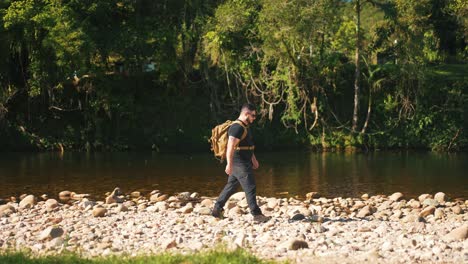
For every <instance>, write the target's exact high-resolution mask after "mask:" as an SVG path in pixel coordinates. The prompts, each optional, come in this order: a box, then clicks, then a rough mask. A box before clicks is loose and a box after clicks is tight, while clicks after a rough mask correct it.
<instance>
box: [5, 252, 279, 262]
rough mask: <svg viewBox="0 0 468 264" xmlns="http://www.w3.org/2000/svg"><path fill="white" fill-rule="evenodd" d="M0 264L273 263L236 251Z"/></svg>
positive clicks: (26, 257) (9, 258)
mask: <svg viewBox="0 0 468 264" xmlns="http://www.w3.org/2000/svg"><path fill="white" fill-rule="evenodd" d="M0 263H2V264H20V263H21V264H23V263H24V264H46V263H47V264H49V263H53V264H66V263H73V264H82V263H93V264H108V263H109V264H117V263H122V264H149V263H158V264H166V263H168V264H169V263H184V264H189V263H193V264H198V263H199V264H202V263H206V264H211V263H232V264H237V263H238V264H244V263H252V264H256V263H273V262H271V261H265V260H260V259H258V258H257V257H255V256H253V255H252V254H250V253H248V252H246V251H244V250H236V251H231V252H227V251H223V250H215V251H209V252H206V253H195V254H189V255H181V254H168V253H165V254H160V255H150V256H137V257H130V256H109V257H98V258H91V259H86V258H82V257H80V256H78V255H76V254H72V253H70V254H68V253H67V254H61V255H55V256H41V257H36V256H32V255H30V254H28V253H24V252H3V253H0Z"/></svg>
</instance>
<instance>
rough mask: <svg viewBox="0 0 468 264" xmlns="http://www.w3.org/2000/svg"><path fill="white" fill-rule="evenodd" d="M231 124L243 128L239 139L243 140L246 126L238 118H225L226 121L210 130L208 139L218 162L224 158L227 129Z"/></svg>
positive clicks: (245, 134)
mask: <svg viewBox="0 0 468 264" xmlns="http://www.w3.org/2000/svg"><path fill="white" fill-rule="evenodd" d="M233 124H239V125H241V126H242V127H243V128H244V133H243V134H242V137H241V140H240V141H242V140H244V139H245V137H246V136H247V132H248V130H247V129H248V128H247V127H246V126H245V125H244V124H243V123H242V122H241V121H238V120H236V121H231V120H227V121H226V122H224V123H222V124H220V125H217V126H215V127H214V128H213V129H212V130H211V138H210V140H209V141H210V142H211V151H213V153H214V155H215V158H217V159H219V160H220V162H223V160H225V159H226V152H227V143H228V139H229V135H228V130H229V127H231V125H233ZM240 141H239V142H240Z"/></svg>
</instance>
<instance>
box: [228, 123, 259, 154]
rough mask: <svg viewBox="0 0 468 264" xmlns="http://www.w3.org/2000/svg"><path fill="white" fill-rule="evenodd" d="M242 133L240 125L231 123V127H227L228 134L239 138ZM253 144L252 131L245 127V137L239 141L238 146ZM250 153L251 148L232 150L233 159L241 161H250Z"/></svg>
mask: <svg viewBox="0 0 468 264" xmlns="http://www.w3.org/2000/svg"><path fill="white" fill-rule="evenodd" d="M243 134H244V128H243V127H242V126H241V125H239V124H237V123H234V124H232V125H231V127H229V130H228V135H229V136H233V137H235V138H238V139H241V138H242V135H243ZM253 145H254V142H253V137H252V132H251V131H250V129H248V128H247V136H246V137H245V139H244V140H241V141H240V142H239V145H238V146H239V147H242V146H253ZM252 154H253V151H252V150H234V157H233V159H234V160H233V161H234V162H242V163H250V162H251V160H252Z"/></svg>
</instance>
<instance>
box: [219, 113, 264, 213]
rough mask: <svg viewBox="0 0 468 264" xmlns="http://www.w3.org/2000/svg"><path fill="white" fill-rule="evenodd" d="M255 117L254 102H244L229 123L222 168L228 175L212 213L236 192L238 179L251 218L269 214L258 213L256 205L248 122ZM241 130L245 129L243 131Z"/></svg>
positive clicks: (253, 159) (255, 167) (256, 166)
mask: <svg viewBox="0 0 468 264" xmlns="http://www.w3.org/2000/svg"><path fill="white" fill-rule="evenodd" d="M255 118H256V110H255V106H254V105H252V104H244V105H243V106H242V108H241V113H240V115H239V118H238V119H237V121H238V122H236V123H234V124H232V125H231V127H229V130H228V135H229V139H228V144H227V151H226V161H227V164H226V169H225V172H226V174H227V175H228V176H229V177H228V180H227V184H226V186H225V187H224V189H223V191H222V192H221V194H220V195H219V197H218V200H217V201H216V204H215V206H214V208H213V211H212V215H213V216H214V217H217V218H221V216H222V210H223V207H224V205H225V204H226V202H227V200H228V199H229V197H230V196H231V195H232V194H234V193H235V192H236V188H237V185H238V184H239V183H240V185H241V186H242V189H243V190H244V192H245V197H246V199H247V203H248V205H249V209H250V213H251V214H252V215H253V218H254V221H255V222H266V221H268V220H269V219H270V217H266V216H264V215H263V214H262V211H261V210H260V208H259V207H258V205H257V196H256V192H257V188H256V184H255V178H254V175H253V170H255V169H257V168H258V167H259V163H258V161H257V158H256V157H255V154H254V152H253V150H254V148H255V146H254V142H253V137H252V133H251V132H250V129H249V125H251V124H252V123H253V122H254V121H255ZM244 133H247V134H246V135H245V134H244Z"/></svg>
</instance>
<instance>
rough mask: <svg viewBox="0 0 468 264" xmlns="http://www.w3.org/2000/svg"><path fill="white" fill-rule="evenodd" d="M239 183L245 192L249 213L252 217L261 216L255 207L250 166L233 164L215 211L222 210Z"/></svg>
mask: <svg viewBox="0 0 468 264" xmlns="http://www.w3.org/2000/svg"><path fill="white" fill-rule="evenodd" d="M239 183H240V185H241V186H242V189H243V190H244V192H245V197H246V199H247V204H248V205H249V208H250V213H251V214H252V215H259V214H261V213H262V211H261V210H260V208H259V207H258V205H257V196H256V193H257V187H256V185H255V178H254V175H253V172H252V165H251V164H235V165H234V166H233V167H232V172H231V175H229V177H228V181H227V184H226V186H224V189H223V191H222V192H221V194H220V195H219V197H218V200H217V201H216V204H215V206H214V208H215V209H216V210H222V209H223V207H224V205H225V204H226V202H227V200H228V199H229V197H231V195H233V194H234V193H235V192H236V189H237V186H238V184H239Z"/></svg>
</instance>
